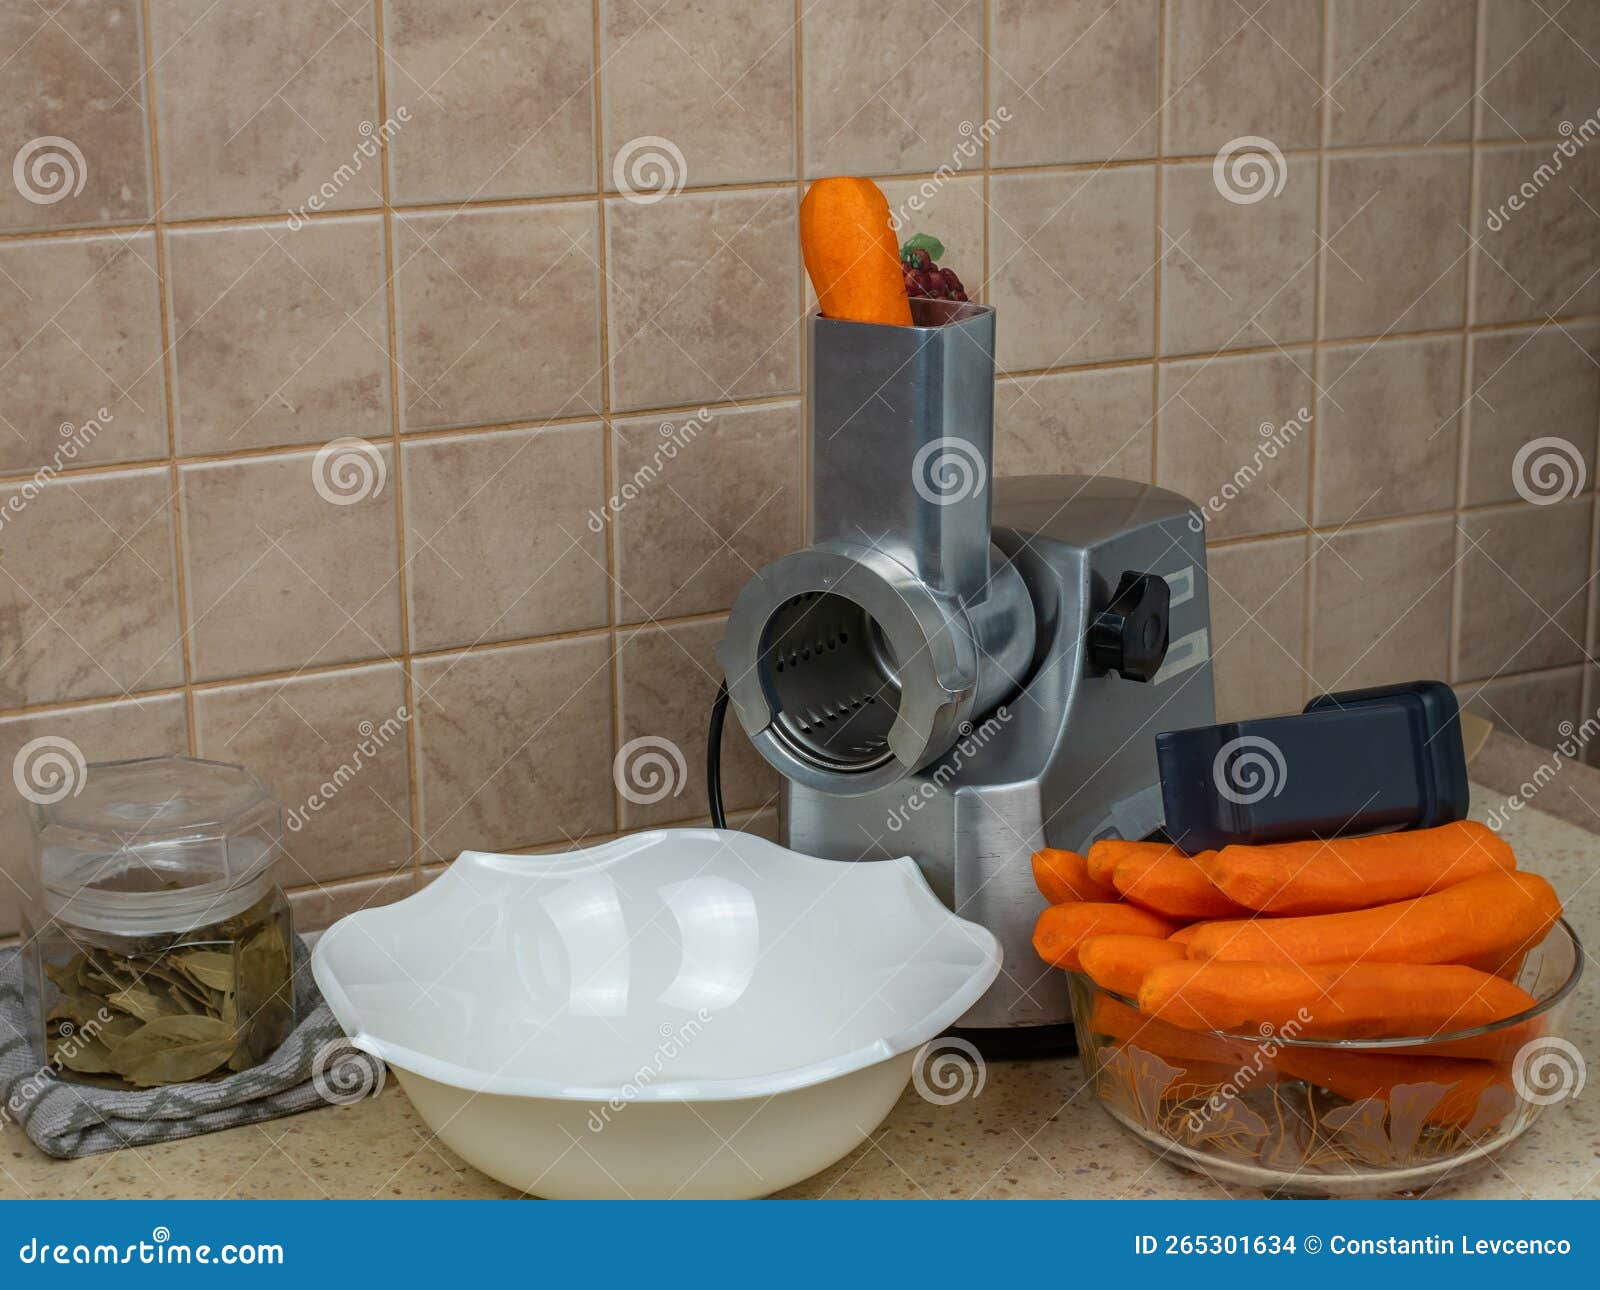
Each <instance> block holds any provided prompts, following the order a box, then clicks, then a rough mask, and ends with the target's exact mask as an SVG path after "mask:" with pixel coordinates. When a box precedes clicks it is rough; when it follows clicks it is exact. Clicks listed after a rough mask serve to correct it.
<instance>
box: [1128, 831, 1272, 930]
mask: <svg viewBox="0 0 1600 1290" xmlns="http://www.w3.org/2000/svg"><path fill="white" fill-rule="evenodd" d="M1213 854H1215V853H1214V852H1210V851H1202V852H1201V853H1200V854H1199V855H1198V856H1186V855H1184V854H1183V852H1181V851H1179V850H1178V849H1177V848H1176V847H1168V848H1166V849H1165V850H1163V851H1161V852H1160V853H1158V854H1153V855H1152V854H1139V855H1131V856H1128V857H1127V858H1126V859H1123V860H1120V861H1118V862H1117V867H1116V868H1115V869H1114V870H1112V873H1111V881H1112V883H1113V884H1115V886H1116V889H1117V890H1118V891H1119V892H1121V893H1122V896H1123V898H1124V899H1126V900H1131V901H1132V902H1133V903H1134V904H1135V905H1138V906H1140V907H1141V908H1144V909H1148V910H1150V911H1151V912H1152V913H1156V914H1164V915H1166V916H1167V917H1168V918H1238V917H1240V916H1242V915H1247V914H1248V913H1249V912H1250V911H1249V910H1247V909H1245V908H1244V907H1243V906H1241V905H1236V904H1234V903H1233V901H1231V900H1229V899H1228V898H1227V897H1226V896H1225V895H1223V894H1222V892H1221V891H1219V890H1218V889H1217V887H1216V884H1214V883H1213V882H1212V881H1211V879H1210V878H1209V877H1208V876H1207V875H1206V871H1205V869H1204V867H1203V866H1204V863H1205V862H1206V861H1207V860H1209V859H1211V857H1212V855H1213Z"/></svg>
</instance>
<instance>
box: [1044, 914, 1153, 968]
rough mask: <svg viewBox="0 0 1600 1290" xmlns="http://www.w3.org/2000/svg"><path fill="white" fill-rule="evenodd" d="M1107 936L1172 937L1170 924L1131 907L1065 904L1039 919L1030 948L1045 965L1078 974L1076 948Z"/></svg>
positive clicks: (1079, 964) (1078, 962) (1078, 966)
mask: <svg viewBox="0 0 1600 1290" xmlns="http://www.w3.org/2000/svg"><path fill="white" fill-rule="evenodd" d="M1108 932H1127V933H1129V934H1131V935H1133V936H1153V937H1162V938H1164V937H1166V936H1168V935H1170V934H1171V932H1172V924H1171V923H1169V922H1167V920H1166V919H1164V918H1158V917H1157V916H1156V915H1155V914H1152V913H1149V912H1148V911H1146V910H1143V909H1138V908H1136V907H1135V906H1133V905H1123V904H1106V903H1103V902H1101V901H1094V900H1074V901H1068V902H1066V903H1065V904H1062V905H1051V906H1050V908H1049V909H1047V910H1045V911H1044V913H1042V914H1040V915H1039V921H1038V922H1037V923H1035V924H1034V926H1033V948H1034V949H1035V950H1037V951H1038V952H1039V957H1040V958H1042V959H1043V960H1044V961H1045V962H1046V963H1050V964H1053V965H1054V966H1055V967H1059V968H1066V969H1067V970H1068V971H1069V972H1078V971H1081V970H1082V967H1083V965H1082V963H1081V962H1080V961H1079V959H1078V947H1079V946H1080V945H1081V944H1082V943H1083V942H1084V941H1085V940H1087V939H1088V938H1089V937H1091V936H1098V935H1104V934H1106V933H1108Z"/></svg>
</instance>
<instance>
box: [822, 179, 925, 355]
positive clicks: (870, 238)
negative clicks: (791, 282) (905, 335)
mask: <svg viewBox="0 0 1600 1290" xmlns="http://www.w3.org/2000/svg"><path fill="white" fill-rule="evenodd" d="M800 254H801V258H802V259H803V260H804V261H805V265H806V272H807V273H808V274H810V275H811V285H812V287H813V288H815V290H816V293H817V303H818V305H819V306H820V308H821V310H822V316H823V317H824V318H838V319H841V320H843V321H846V322H863V323H890V324H894V325H897V326H901V327H909V326H911V304H910V302H909V301H908V300H907V298H906V282H905V274H904V272H903V271H902V269H901V266H900V251H899V247H898V246H897V245H896V244H895V238H894V229H893V227H892V226H891V223H890V219H889V203H888V200H887V199H886V198H885V197H884V195H883V193H882V191H881V190H880V189H879V188H878V186H877V185H876V184H875V183H873V182H872V181H871V180H870V179H856V178H852V177H849V176H844V175H839V176H834V177H832V178H828V179H818V180H817V181H816V182H815V183H813V184H812V185H811V187H810V188H809V189H807V190H806V195H805V198H804V199H803V200H802V201H801V203H800Z"/></svg>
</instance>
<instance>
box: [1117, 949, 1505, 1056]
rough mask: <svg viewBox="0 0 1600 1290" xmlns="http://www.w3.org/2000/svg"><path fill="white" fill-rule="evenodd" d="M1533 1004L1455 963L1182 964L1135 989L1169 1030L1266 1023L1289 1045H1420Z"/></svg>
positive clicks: (1152, 974)
mask: <svg viewBox="0 0 1600 1290" xmlns="http://www.w3.org/2000/svg"><path fill="white" fill-rule="evenodd" d="M1534 1006H1535V1002H1534V999H1533V996H1532V995H1530V994H1529V993H1528V992H1527V991H1526V990H1523V989H1521V988H1519V987H1518V986H1515V985H1512V984H1511V982H1509V981H1503V980H1501V979H1500V978H1499V977H1497V976H1493V975H1491V974H1489V973H1487V972H1479V971H1478V970H1477V969H1476V968H1469V967H1461V966H1460V965H1458V964H1415V963H1256V962H1229V961H1224V960H1220V959H1187V960H1185V961H1184V962H1182V963H1165V964H1159V965H1157V966H1155V967H1152V968H1151V969H1150V970H1149V971H1148V972H1146V973H1145V977H1144V981H1143V984H1141V985H1140V987H1139V1011H1140V1012H1141V1013H1144V1014H1145V1015H1146V1016H1150V1017H1156V1018H1158V1019H1159V1020H1162V1021H1166V1022H1170V1023H1171V1024H1172V1025H1174V1026H1181V1027H1184V1028H1186V1029H1189V1030H1228V1031H1246V1030H1256V1029H1259V1028H1262V1027H1269V1026H1270V1027H1272V1029H1273V1030H1274V1031H1277V1032H1281V1033H1289V1034H1292V1035H1293V1037H1294V1038H1297V1039H1410V1038H1426V1037H1427V1036H1430V1035H1437V1034H1444V1033H1449V1032H1453V1031H1458V1030H1469V1029H1472V1028H1474V1027H1477V1026H1486V1025H1490V1024H1491V1023H1493V1022H1496V1021H1503V1020H1505V1019H1506V1018H1508V1017H1514V1016H1516V1015H1518V1014H1519V1013H1522V1012H1525V1011H1527V1010H1528V1009H1530V1008H1532V1007H1534Z"/></svg>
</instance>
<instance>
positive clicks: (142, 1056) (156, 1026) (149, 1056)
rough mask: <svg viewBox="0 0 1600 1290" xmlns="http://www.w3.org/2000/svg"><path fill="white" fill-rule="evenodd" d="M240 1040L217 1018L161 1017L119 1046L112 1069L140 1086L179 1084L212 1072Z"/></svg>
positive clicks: (135, 1032) (115, 1050) (114, 1051)
mask: <svg viewBox="0 0 1600 1290" xmlns="http://www.w3.org/2000/svg"><path fill="white" fill-rule="evenodd" d="M238 1042H239V1037H238V1035H237V1034H236V1033H235V1031H234V1028H233V1027H232V1026H230V1025H228V1023H227V1022H225V1021H221V1020H219V1019H217V1018H216V1017H200V1016H175V1017H161V1018H159V1019H158V1020H156V1021H151V1022H148V1023H147V1024H145V1025H144V1026H142V1027H141V1028H140V1029H138V1030H136V1031H134V1032H133V1034H131V1035H129V1036H128V1037H127V1038H126V1039H124V1040H122V1042H121V1043H119V1044H118V1045H117V1046H116V1048H115V1049H114V1050H113V1051H112V1057H113V1069H114V1070H115V1071H116V1073H117V1074H118V1075H120V1076H122V1078H123V1079H125V1080H127V1081H128V1083H130V1084H136V1085H138V1086H139V1087H140V1088H152V1087H154V1086H155V1085H158V1084H180V1083H183V1082H185V1081H187V1080H193V1079H199V1078H200V1077H201V1076H202V1075H208V1074H210V1073H211V1072H212V1071H214V1070H215V1069H216V1068H217V1067H218V1066H220V1065H222V1064H223V1062H225V1061H227V1059H228V1057H229V1056H230V1055H231V1054H232V1053H233V1050H234V1049H235V1048H236V1047H237V1046H238Z"/></svg>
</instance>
